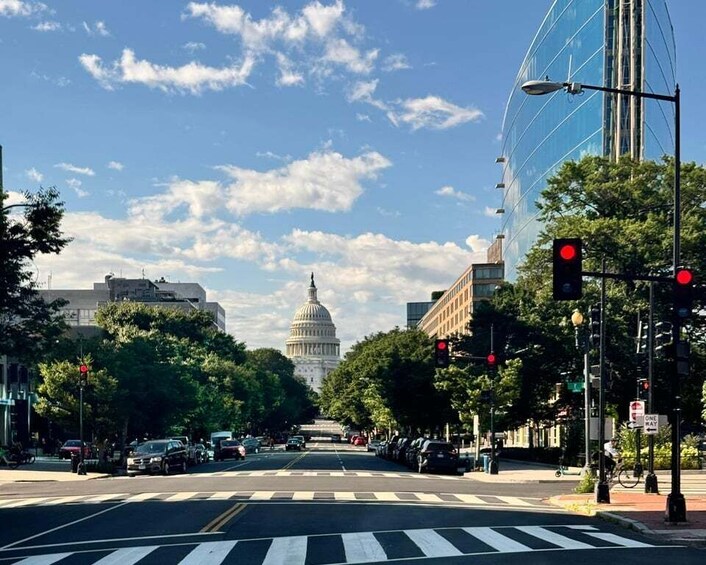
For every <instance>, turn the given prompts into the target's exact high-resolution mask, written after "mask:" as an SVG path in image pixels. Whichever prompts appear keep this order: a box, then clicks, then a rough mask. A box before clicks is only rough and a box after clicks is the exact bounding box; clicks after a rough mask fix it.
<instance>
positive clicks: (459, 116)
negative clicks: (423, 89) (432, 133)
mask: <svg viewBox="0 0 706 565" xmlns="http://www.w3.org/2000/svg"><path fill="white" fill-rule="evenodd" d="M397 106H398V107H399V110H390V111H389V112H388V113H387V117H388V118H389V120H390V121H391V122H392V123H393V124H394V125H396V126H397V125H400V123H405V124H409V125H410V126H411V127H412V129H413V130H417V129H421V128H429V129H448V128H452V127H455V126H458V125H461V124H464V123H466V122H475V121H478V120H479V119H481V118H482V117H483V112H481V111H480V110H477V109H475V108H462V107H460V106H456V105H455V104H452V103H451V102H447V101H446V100H444V99H442V98H439V97H438V96H427V97H426V98H413V99H407V100H402V101H399V102H397Z"/></svg>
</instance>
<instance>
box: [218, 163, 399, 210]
mask: <svg viewBox="0 0 706 565" xmlns="http://www.w3.org/2000/svg"><path fill="white" fill-rule="evenodd" d="M390 165H391V163H390V161H389V160H388V159H387V158H385V157H384V156H382V155H381V154H380V153H377V152H374V151H372V152H368V153H365V154H363V155H360V156H359V157H355V158H352V159H348V158H346V157H344V156H343V155H341V154H340V153H336V152H334V151H331V150H325V151H321V152H315V153H312V154H311V155H309V157H308V158H307V159H304V160H299V161H294V162H292V163H289V164H287V165H286V166H285V167H282V168H280V169H274V170H270V171H266V172H259V171H254V170H251V169H243V168H240V167H236V166H232V165H227V166H221V167H218V169H219V170H221V171H223V172H225V173H226V174H228V175H229V176H230V177H231V178H232V179H233V180H234V182H233V183H232V184H231V185H230V186H229V187H228V203H227V206H228V209H229V210H231V211H232V212H233V213H235V214H238V215H244V214H250V213H253V212H270V213H272V212H277V211H281V210H289V209H293V208H309V209H313V210H325V211H327V212H340V211H347V210H350V208H351V206H352V205H353V202H355V200H356V199H357V198H358V197H359V196H360V195H361V194H362V193H363V187H362V185H361V182H362V181H363V180H365V179H374V178H376V177H377V175H378V173H379V172H380V171H382V170H383V169H385V168H387V167H389V166H390Z"/></svg>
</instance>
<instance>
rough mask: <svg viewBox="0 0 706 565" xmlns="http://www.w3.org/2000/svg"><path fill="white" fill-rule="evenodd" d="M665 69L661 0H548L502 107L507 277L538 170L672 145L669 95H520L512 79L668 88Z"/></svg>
mask: <svg viewBox="0 0 706 565" xmlns="http://www.w3.org/2000/svg"><path fill="white" fill-rule="evenodd" d="M616 6H620V7H621V8H620V9H618V8H616ZM620 10H622V11H623V12H622V14H621V12H620ZM621 15H622V16H623V18H622V19H621ZM626 15H629V17H628V18H627V19H626ZM625 46H629V49H626V48H625ZM619 47H620V48H619ZM674 68H675V47H674V37H673V33H672V26H671V22H670V19H669V15H668V12H667V8H666V5H665V2H664V0H652V1H650V0H627V1H626V0H620V1H617V0H555V2H554V3H553V4H552V6H551V8H550V9H549V12H548V13H547V15H546V16H545V18H544V21H543V22H542V25H541V26H540V28H539V31H538V32H537V34H536V36H535V38H534V40H533V41H532V44H531V46H530V48H529V50H528V52H527V55H526V56H525V59H524V61H523V62H522V66H521V67H520V71H519V73H518V74H517V78H516V79H515V83H514V85H513V88H512V92H511V94H510V98H509V100H508V103H507V107H506V109H505V118H504V121H503V129H502V132H503V134H502V138H503V146H502V153H501V155H502V157H503V158H504V167H503V180H502V183H503V186H504V188H503V203H502V206H501V208H502V209H504V221H503V227H502V232H503V234H504V236H505V237H504V242H505V250H504V259H505V268H506V277H507V279H508V280H514V279H515V278H516V274H517V266H518V264H519V263H520V262H521V261H522V260H523V258H524V256H525V254H526V253H527V251H528V250H529V248H530V247H531V246H532V244H533V243H534V241H535V240H536V238H537V235H538V234H539V231H540V230H541V227H542V226H541V225H540V223H539V222H538V221H537V213H538V211H537V207H536V202H537V200H538V199H539V197H540V194H541V192H542V190H543V189H544V187H545V184H546V179H547V178H548V177H550V176H551V175H552V174H553V173H554V172H555V171H556V170H557V169H558V167H560V166H561V164H562V163H563V162H564V161H567V160H576V159H580V158H581V157H583V156H584V155H586V154H604V155H612V154H616V155H617V154H620V153H623V152H626V151H628V152H633V153H634V154H635V155H636V156H639V157H646V158H658V157H660V156H661V155H663V154H671V153H672V151H673V147H674V140H673V123H674V109H673V107H671V106H672V104H671V103H670V102H658V101H651V100H649V101H644V102H640V101H639V99H637V98H636V97H629V98H628V99H626V100H615V97H613V96H610V95H604V94H603V93H601V92H597V91H590V90H587V91H585V92H584V93H583V94H581V95H577V96H572V95H569V94H567V93H566V92H564V91H558V92H555V93H553V94H549V95H545V96H528V95H526V94H525V93H524V92H522V90H521V88H520V87H521V85H522V84H523V83H524V82H526V81H528V80H533V79H541V78H545V77H549V78H550V79H551V80H555V81H565V80H566V81H572V82H579V83H583V84H593V85H605V86H612V87H618V88H625V89H630V90H636V89H639V88H642V89H644V90H649V91H653V92H658V93H661V94H672V93H673V91H674V84H675V78H674V77H675V72H674ZM633 85H635V86H633Z"/></svg>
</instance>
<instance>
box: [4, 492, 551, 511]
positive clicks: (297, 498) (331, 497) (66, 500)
mask: <svg viewBox="0 0 706 565" xmlns="http://www.w3.org/2000/svg"><path fill="white" fill-rule="evenodd" d="M209 500H211V501H212V500H233V501H238V502H370V503H374V502H385V503H406V504H415V503H416V504H437V505H454V506H455V505H461V506H486V507H487V506H493V507H504V508H527V507H540V506H541V507H542V508H544V509H549V508H550V507H548V506H546V505H544V504H543V503H542V501H541V499H539V498H524V497H516V496H498V495H494V496H491V495H473V494H460V493H454V494H451V493H430V492H393V491H374V492H373V491H368V492H348V491H334V492H331V491H326V492H319V491H217V492H213V491H203V492H202V491H182V492H141V493H138V494H130V493H114V494H99V495H74V496H61V497H51V496H49V497H33V498H8V499H3V500H0V509H10V508H23V507H30V506H58V505H63V504H101V503H118V502H135V503H136V502H145V501H151V502H155V501H160V502H186V501H209Z"/></svg>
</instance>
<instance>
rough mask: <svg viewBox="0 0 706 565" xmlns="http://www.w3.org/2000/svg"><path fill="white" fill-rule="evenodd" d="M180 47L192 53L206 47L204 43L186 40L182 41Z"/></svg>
mask: <svg viewBox="0 0 706 565" xmlns="http://www.w3.org/2000/svg"><path fill="white" fill-rule="evenodd" d="M182 48H183V49H184V51H188V52H189V53H191V54H192V55H193V54H194V53H195V52H196V51H199V50H201V49H206V44H204V43H201V42H197V41H188V42H187V43H184V45H182Z"/></svg>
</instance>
